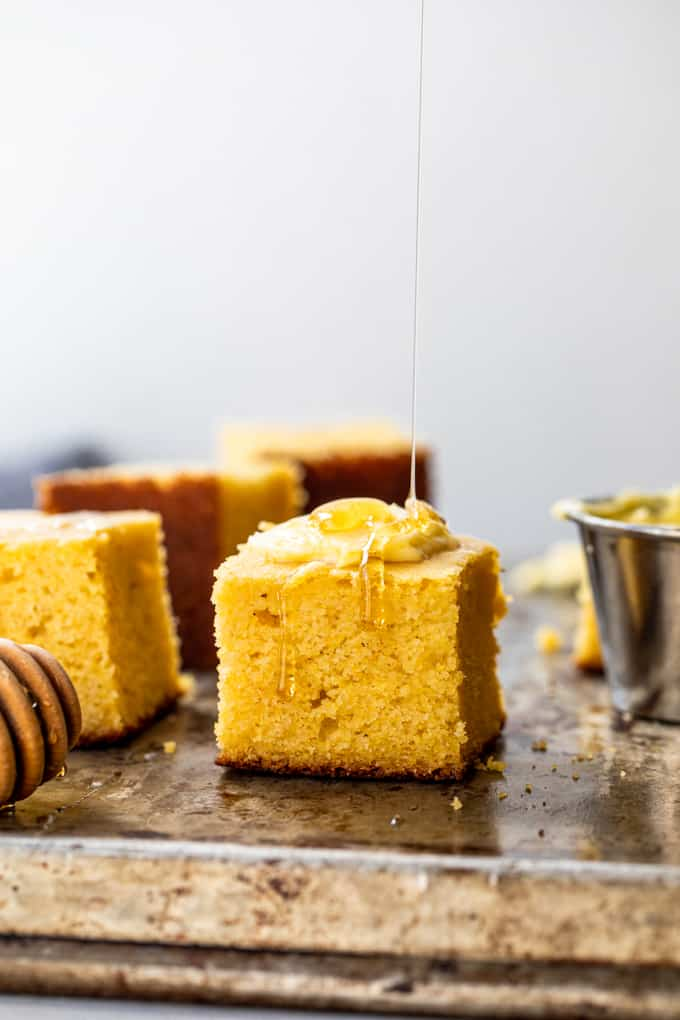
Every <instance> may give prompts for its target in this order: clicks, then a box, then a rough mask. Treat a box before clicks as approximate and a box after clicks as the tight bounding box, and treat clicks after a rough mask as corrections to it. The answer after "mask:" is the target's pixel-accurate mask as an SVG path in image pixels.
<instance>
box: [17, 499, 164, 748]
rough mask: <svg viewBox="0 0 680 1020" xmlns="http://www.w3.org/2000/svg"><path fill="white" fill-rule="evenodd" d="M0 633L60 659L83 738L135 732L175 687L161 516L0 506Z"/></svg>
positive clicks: (99, 739)
mask: <svg viewBox="0 0 680 1020" xmlns="http://www.w3.org/2000/svg"><path fill="white" fill-rule="evenodd" d="M0 633H1V634H3V635H4V636H7V637H8V638H10V639H11V640H13V641H16V642H19V643H21V644H40V645H44V646H45V647H46V648H48V649H49V651H50V653H51V654H52V655H53V656H55V657H56V658H57V659H58V660H59V661H60V662H61V663H62V665H63V667H64V669H65V670H66V672H67V673H68V675H69V676H70V678H71V680H72V682H73V684H74V687H75V689H76V691H77V694H78V698H79V700H80V704H81V708H82V716H83V723H82V732H81V736H80V739H79V744H80V745H83V744H107V743H112V742H115V741H118V740H121V739H123V738H124V737H127V736H128V735H130V734H132V733H135V732H137V731H138V730H140V729H141V728H142V727H143V726H144V725H145V724H146V723H148V722H150V721H151V720H153V719H154V718H156V716H158V715H159V714H160V713H161V712H162V711H164V710H165V709H167V708H168V707H169V706H170V705H171V704H172V703H173V702H174V701H176V699H177V697H178V696H179V693H180V684H179V673H178V643H177V636H176V633H175V628H174V623H173V619H172V615H171V612H170V600H169V597H168V592H167V587H166V569H165V554H164V549H163V545H162V542H161V522H160V518H159V517H158V516H157V515H156V514H151V513H145V512H128V513H125V512H124V513H112V514H98V513H82V514H63V515H58V516H48V515H45V514H40V513H37V512H32V511H26V512H14V511H8V512H5V513H0Z"/></svg>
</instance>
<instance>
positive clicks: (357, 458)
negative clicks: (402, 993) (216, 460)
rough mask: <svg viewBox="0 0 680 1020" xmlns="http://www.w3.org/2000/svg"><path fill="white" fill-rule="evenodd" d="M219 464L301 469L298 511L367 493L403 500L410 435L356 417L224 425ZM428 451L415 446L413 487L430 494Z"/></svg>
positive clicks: (424, 495) (408, 477) (423, 494)
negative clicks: (303, 423) (309, 423)
mask: <svg viewBox="0 0 680 1020" xmlns="http://www.w3.org/2000/svg"><path fill="white" fill-rule="evenodd" d="M220 444H221V448H220V455H221V458H222V461H223V463H225V464H226V465H234V464H239V463H243V462H245V463H262V462H265V463H272V462H277V461H278V462H284V463H288V464H292V465H294V466H296V467H297V468H298V469H299V470H300V471H301V473H302V482H303V485H304V489H305V493H306V499H305V503H304V507H303V512H304V513H308V512H309V511H310V510H314V509H315V508H316V507H318V506H320V505H321V504H322V503H328V502H331V501H333V500H337V499H345V498H347V497H353V496H372V497H375V498H376V499H382V500H384V501H385V502H386V503H403V502H404V500H405V499H406V497H407V496H408V493H409V488H410V480H411V440H410V438H409V437H408V436H406V435H405V434H404V433H403V432H402V431H401V429H399V428H398V427H397V426H396V425H393V424H392V423H391V422H383V421H377V422H376V421H356V422H348V423H346V424H344V425H322V426H313V427H305V428H303V427H298V428H295V427H292V426H289V425H256V424H239V425H226V426H224V428H223V429H222V434H221V439H220ZM431 476H432V454H431V451H430V450H429V448H428V447H427V446H424V445H422V444H419V445H418V447H417V450H416V489H417V491H418V493H419V495H420V497H421V498H422V499H424V500H426V501H427V500H430V499H431V498H432V477H431Z"/></svg>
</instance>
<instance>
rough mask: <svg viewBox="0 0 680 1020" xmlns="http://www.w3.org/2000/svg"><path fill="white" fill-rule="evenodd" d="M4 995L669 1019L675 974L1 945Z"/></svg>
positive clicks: (678, 981)
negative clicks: (75, 996)
mask: <svg viewBox="0 0 680 1020" xmlns="http://www.w3.org/2000/svg"><path fill="white" fill-rule="evenodd" d="M0 977H1V978H2V982H3V986H4V989H5V991H12V992H18V993H28V994H32V995H36V994H43V995H71V994H73V993H74V991H75V992H77V993H78V994H80V995H84V996H87V997H88V998H89V997H103V996H106V997H111V998H113V997H115V998H134V999H163V1000H167V1001H175V1002H177V1001H179V1002H201V1003H224V1002H230V1003H239V1004H246V1005H250V1006H262V1005H275V1006H287V1007H301V1006H304V1007H307V1008H314V1009H337V1010H359V1011H362V1012H365V1011H366V1010H367V1009H373V1010H376V1011H380V1012H381V1013H399V1014H402V1015H403V1014H407V1015H413V1014H431V1015H444V1016H459V1017H463V1016H465V1017H468V1018H469V1017H487V1016H492V1017H521V1018H522V1020H531V1018H543V1017H561V1018H564V1017H573V1018H575V1017H578V1018H579V1020H589V1018H593V1020H601V1018H602V1017H611V1018H614V1017H616V1018H619V1020H620V1018H631V1020H639V1018H640V1017H646V1018H656V1017H659V1018H661V1017H663V1018H666V1020H668V1018H676V1017H679V1016H680V972H678V971H677V970H675V969H672V970H669V969H665V968H644V967H642V968H640V967H638V968H615V967H602V966H590V965H587V964H582V965H579V966H577V965H574V964H551V965H543V966H540V967H537V966H536V965H534V964H526V963H509V964H502V963H501V964H493V963H484V962H481V963H476V962H472V963H471V962H466V961H453V960H444V961H433V960H427V959H416V958H398V957H390V956H341V955H339V954H328V955H325V956H319V955H317V954H310V953H264V952H263V953H253V952H246V951H243V950H228V949H196V948H181V947H168V946H139V945H133V944H130V943H89V944H88V943H83V942H75V941H70V942H68V941H55V940H49V939H30V940H25V939H12V940H9V941H7V942H4V943H3V941H2V940H0Z"/></svg>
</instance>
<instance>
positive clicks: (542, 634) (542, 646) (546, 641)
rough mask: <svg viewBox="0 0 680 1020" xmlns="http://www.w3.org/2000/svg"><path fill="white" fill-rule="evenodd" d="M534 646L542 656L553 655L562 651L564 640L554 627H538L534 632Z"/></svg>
mask: <svg viewBox="0 0 680 1020" xmlns="http://www.w3.org/2000/svg"><path fill="white" fill-rule="evenodd" d="M534 646H535V648H536V651H537V652H541V654H542V655H555V654H556V653H557V652H561V651H562V648H563V646H564V639H563V638H562V635H561V634H560V632H559V631H558V630H555V628H554V627H539V628H538V630H536V631H535V632H534Z"/></svg>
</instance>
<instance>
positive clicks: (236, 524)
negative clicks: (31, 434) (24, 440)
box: [35, 464, 302, 669]
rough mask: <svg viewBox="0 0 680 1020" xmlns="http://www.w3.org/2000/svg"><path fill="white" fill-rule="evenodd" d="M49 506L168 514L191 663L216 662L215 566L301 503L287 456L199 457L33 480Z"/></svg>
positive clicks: (172, 577)
mask: <svg viewBox="0 0 680 1020" xmlns="http://www.w3.org/2000/svg"><path fill="white" fill-rule="evenodd" d="M35 492H36V503H37V506H38V507H39V508H40V509H41V510H44V511H45V512H47V513H66V512H71V511H77V510H151V511H154V512H155V513H159V514H160V515H161V517H162V519H163V530H164V533H165V543H166V547H167V554H168V577H169V586H170V595H171V598H172V605H173V610H174V613H175V615H176V617H177V626H178V630H179V636H180V642H181V651H182V661H183V663H184V665H185V666H186V667H187V668H189V669H213V668H214V667H215V665H216V662H217V656H216V652H215V642H214V614H213V609H212V605H211V602H210V595H211V592H212V586H213V580H214V576H213V575H214V572H215V569H216V567H217V566H218V565H219V564H220V563H221V562H222V560H223V559H224V558H225V556H228V555H230V554H231V553H233V552H236V547H237V545H238V544H239V543H240V542H244V541H245V540H246V539H247V538H248V536H249V535H250V534H252V532H253V531H255V530H256V529H257V526H258V524H259V523H260V522H261V521H271V522H273V523H278V522H279V521H285V520H287V519H288V518H289V517H293V516H294V515H295V514H296V513H297V512H298V511H299V508H300V505H301V503H302V490H301V488H300V485H299V479H298V473H296V471H295V470H294V469H293V468H292V467H290V466H289V465H286V464H259V465H247V464H243V465H241V466H240V467H235V468H234V469H233V470H231V471H226V470H225V471H217V470H216V469H214V468H211V467H204V466H201V465H172V464H118V465H114V466H112V467H107V468H92V469H89V470H81V471H66V472H62V473H60V474H53V475H44V476H42V477H41V478H37V479H36V481H35Z"/></svg>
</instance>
